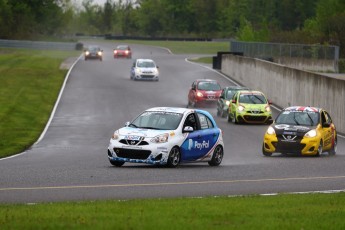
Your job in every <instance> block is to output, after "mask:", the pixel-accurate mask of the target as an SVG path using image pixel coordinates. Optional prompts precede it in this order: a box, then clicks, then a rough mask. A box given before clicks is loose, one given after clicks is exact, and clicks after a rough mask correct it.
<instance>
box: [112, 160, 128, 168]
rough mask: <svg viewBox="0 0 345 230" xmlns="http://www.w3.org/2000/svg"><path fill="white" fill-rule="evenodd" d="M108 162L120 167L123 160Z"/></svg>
mask: <svg viewBox="0 0 345 230" xmlns="http://www.w3.org/2000/svg"><path fill="white" fill-rule="evenodd" d="M109 162H110V164H112V165H114V166H116V167H121V166H122V165H123V164H124V163H125V162H123V161H113V160H109Z"/></svg>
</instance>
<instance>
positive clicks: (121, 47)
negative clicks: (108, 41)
mask: <svg viewBox="0 0 345 230" xmlns="http://www.w3.org/2000/svg"><path fill="white" fill-rule="evenodd" d="M116 49H118V50H128V46H118V47H117V48H116Z"/></svg>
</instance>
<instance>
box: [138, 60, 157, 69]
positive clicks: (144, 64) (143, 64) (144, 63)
mask: <svg viewBox="0 0 345 230" xmlns="http://www.w3.org/2000/svg"><path fill="white" fill-rule="evenodd" d="M137 66H138V67H143V68H154V67H156V65H155V63H154V62H152V61H140V62H138V64H137Z"/></svg>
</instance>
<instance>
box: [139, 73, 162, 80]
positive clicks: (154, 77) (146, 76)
mask: <svg viewBox="0 0 345 230" xmlns="http://www.w3.org/2000/svg"><path fill="white" fill-rule="evenodd" d="M134 80H143V81H158V80H159V76H158V75H154V74H138V75H134Z"/></svg>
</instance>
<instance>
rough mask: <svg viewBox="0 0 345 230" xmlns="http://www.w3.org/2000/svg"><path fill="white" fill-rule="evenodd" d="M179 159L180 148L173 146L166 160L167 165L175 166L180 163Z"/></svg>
mask: <svg viewBox="0 0 345 230" xmlns="http://www.w3.org/2000/svg"><path fill="white" fill-rule="evenodd" d="M180 159H181V153H180V149H179V148H177V147H173V148H172V149H171V150H170V153H169V157H168V162H167V165H168V167H170V168H176V167H177V166H178V164H179V163H180Z"/></svg>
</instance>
